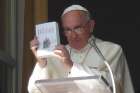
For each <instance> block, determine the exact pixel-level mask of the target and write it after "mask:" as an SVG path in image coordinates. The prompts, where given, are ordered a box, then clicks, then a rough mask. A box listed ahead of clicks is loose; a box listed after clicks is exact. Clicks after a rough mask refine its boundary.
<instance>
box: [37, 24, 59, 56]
mask: <svg viewBox="0 0 140 93" xmlns="http://www.w3.org/2000/svg"><path fill="white" fill-rule="evenodd" d="M35 29H36V36H37V39H38V41H39V47H38V50H37V56H38V57H46V56H49V55H51V54H52V53H53V52H52V51H53V50H54V48H55V47H56V46H57V45H58V44H60V36H59V27H58V23H57V22H46V23H41V24H37V25H36V26H35Z"/></svg>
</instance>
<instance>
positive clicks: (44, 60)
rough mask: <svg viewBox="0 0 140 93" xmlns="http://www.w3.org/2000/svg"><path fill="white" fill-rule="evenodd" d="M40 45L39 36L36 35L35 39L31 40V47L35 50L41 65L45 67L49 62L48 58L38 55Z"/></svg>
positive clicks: (34, 52)
mask: <svg viewBox="0 0 140 93" xmlns="http://www.w3.org/2000/svg"><path fill="white" fill-rule="evenodd" d="M38 46H39V41H38V40H37V37H34V38H33V40H31V41H30V49H31V51H32V52H33V54H34V56H35V58H36V59H37V62H38V63H39V65H40V66H41V67H43V66H45V65H46V64H47V58H42V57H37V49H38Z"/></svg>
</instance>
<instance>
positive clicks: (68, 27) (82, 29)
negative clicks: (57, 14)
mask: <svg viewBox="0 0 140 93" xmlns="http://www.w3.org/2000/svg"><path fill="white" fill-rule="evenodd" d="M62 26H63V28H64V34H65V36H66V37H67V40H68V43H69V45H70V46H71V47H72V48H75V49H78V50H80V49H81V48H83V47H84V46H85V45H86V44H87V43H88V39H89V37H90V35H91V30H92V25H91V20H88V19H87V17H86V16H85V12H83V11H71V12H68V13H66V14H65V15H63V17H62Z"/></svg>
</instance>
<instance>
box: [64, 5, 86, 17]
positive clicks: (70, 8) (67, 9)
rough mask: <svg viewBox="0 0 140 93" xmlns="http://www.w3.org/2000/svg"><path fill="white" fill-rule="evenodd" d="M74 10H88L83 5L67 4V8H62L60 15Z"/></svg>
mask: <svg viewBox="0 0 140 93" xmlns="http://www.w3.org/2000/svg"><path fill="white" fill-rule="evenodd" d="M74 10H80V11H85V12H88V10H87V9H86V8H84V7H83V6H81V5H71V6H69V7H68V8H66V9H65V10H64V12H63V13H62V16H63V15H64V14H66V13H68V12H70V11H74Z"/></svg>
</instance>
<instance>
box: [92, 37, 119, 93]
mask: <svg viewBox="0 0 140 93" xmlns="http://www.w3.org/2000/svg"><path fill="white" fill-rule="evenodd" d="M92 40H93V43H91V42H90V45H91V46H92V47H94V48H95V50H96V52H97V54H98V55H99V56H100V57H101V58H102V59H103V62H104V64H105V65H106V66H107V68H108V70H109V73H110V76H111V81H112V87H113V93H116V86H115V80H114V76H113V72H112V70H111V67H110V65H109V64H108V61H107V60H106V59H105V57H104V56H103V54H102V53H101V51H100V49H99V48H98V46H97V45H96V42H95V40H96V39H95V38H93V39H92Z"/></svg>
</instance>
